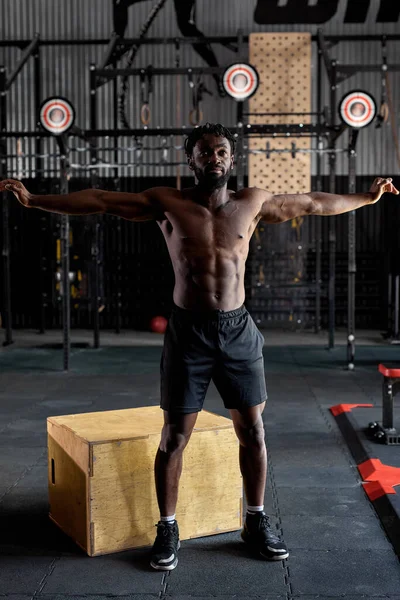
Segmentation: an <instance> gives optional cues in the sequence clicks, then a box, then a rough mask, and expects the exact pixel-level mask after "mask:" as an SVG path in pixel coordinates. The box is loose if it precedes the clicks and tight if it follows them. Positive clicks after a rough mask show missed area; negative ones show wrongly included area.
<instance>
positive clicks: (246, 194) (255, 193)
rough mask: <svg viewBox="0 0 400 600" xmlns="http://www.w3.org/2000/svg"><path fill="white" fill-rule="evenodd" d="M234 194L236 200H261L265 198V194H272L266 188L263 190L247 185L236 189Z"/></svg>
mask: <svg viewBox="0 0 400 600" xmlns="http://www.w3.org/2000/svg"><path fill="white" fill-rule="evenodd" d="M233 193H234V194H235V198H236V200H244V201H246V200H247V201H252V200H261V199H264V200H265V199H266V197H267V196H269V195H270V196H272V194H270V192H268V191H267V190H263V189H261V188H258V187H255V186H254V187H247V188H242V189H241V190H238V191H237V192H233Z"/></svg>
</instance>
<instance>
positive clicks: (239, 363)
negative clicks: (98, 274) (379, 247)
mask: <svg viewBox="0 0 400 600" xmlns="http://www.w3.org/2000/svg"><path fill="white" fill-rule="evenodd" d="M185 150H186V155H187V160H188V164H189V167H190V169H191V170H192V171H193V172H194V175H195V177H196V180H197V185H195V187H193V188H189V189H185V190H182V191H178V190H176V189H173V188H166V187H155V188H151V189H148V190H146V191H144V192H140V193H135V194H134V193H132V194H131V193H125V192H112V191H103V190H97V189H89V190H84V191H81V192H74V193H71V194H67V195H46V196H36V195H32V194H30V193H29V192H28V191H27V190H26V188H25V187H24V186H23V185H22V183H20V182H18V181H15V180H11V179H8V180H5V181H2V182H0V191H4V190H9V191H12V192H13V193H14V194H15V196H16V197H17V199H18V200H19V201H20V202H21V204H23V205H24V206H26V207H27V208H40V209H42V210H47V211H51V212H56V213H62V214H68V215H90V214H99V213H100V214H101V213H103V214H111V215H117V216H119V217H123V218H124V219H128V220H131V221H148V220H156V221H157V223H158V225H159V227H160V229H161V231H162V232H163V235H164V238H165V241H166V243H167V246H168V250H169V254H170V257H171V261H172V265H173V268H174V272H175V288H174V292H173V300H174V308H173V312H172V315H171V318H170V320H169V323H168V328H167V331H166V334H165V340H164V349H163V354H162V359H161V407H162V408H163V410H164V423H165V424H164V427H163V430H162V433H161V442H160V446H159V449H158V451H157V456H156V460H155V480H156V491H157V499H158V504H159V508H160V515H161V516H160V521H159V523H158V526H157V537H156V540H155V543H154V546H153V549H152V554H151V565H152V567H154V568H155V569H159V570H171V569H174V568H175V567H176V565H177V563H178V557H177V553H178V549H179V531H178V524H177V521H176V519H175V507H176V503H177V497H178V485H179V477H180V474H181V470H182V453H183V450H184V448H185V446H186V445H187V443H188V441H189V438H190V436H191V433H192V431H193V427H194V425H195V423H196V417H197V413H198V412H199V411H200V410H201V409H202V406H203V401H204V396H205V394H206V391H207V387H208V385H209V382H210V380H211V379H213V381H214V382H215V384H216V387H217V389H218V391H219V393H220V395H221V397H222V399H223V402H224V405H225V407H226V408H227V409H228V410H229V411H230V414H231V417H232V420H233V424H234V428H235V431H236V434H237V436H238V439H239V448H240V450H239V461H240V469H241V472H242V475H243V482H244V491H245V495H246V500H247V513H246V519H245V523H244V527H243V530H242V533H241V535H242V538H243V540H244V541H245V542H247V543H248V544H249V546H250V547H251V548H252V549H253V550H255V551H256V552H257V553H259V554H261V555H262V556H263V557H264V558H266V559H269V560H282V559H285V558H287V557H288V556H289V553H288V550H287V548H286V545H285V543H284V542H283V541H281V540H280V539H279V538H278V537H277V536H276V535H275V533H274V532H273V530H272V528H271V527H270V524H269V520H268V517H267V515H265V513H264V512H263V508H264V507H263V502H264V492H265V483H266V473H267V454H266V447H265V441H264V428H263V420H262V412H263V410H264V406H265V401H266V398H267V393H266V388H265V378H264V367H263V355H262V348H263V338H262V335H261V333H260V332H259V331H258V329H257V327H256V325H255V324H254V322H253V320H252V318H251V317H250V315H249V314H248V312H247V310H246V308H245V307H244V305H243V303H244V300H245V291H244V272H245V263H246V258H247V254H248V251H249V241H250V238H251V236H252V234H253V232H254V230H255V228H256V226H257V224H258V223H259V222H260V221H265V222H267V223H282V222H284V221H288V220H290V219H293V218H294V217H299V216H303V215H338V214H341V213H345V212H348V211H351V210H354V209H357V208H360V207H361V206H365V205H369V204H374V203H375V202H377V201H378V200H379V198H380V197H381V195H382V194H383V193H384V192H390V193H393V194H398V193H399V192H398V190H397V189H396V188H395V187H394V186H393V184H392V180H391V179H383V178H377V179H375V181H374V182H373V184H372V186H371V189H370V191H369V192H367V193H364V194H348V195H336V194H326V193H323V192H310V193H306V194H280V195H274V194H271V193H270V192H268V191H266V190H261V189H258V188H248V189H244V190H239V191H238V192H234V191H232V190H229V189H228V188H227V182H228V179H229V176H230V174H231V171H232V169H233V161H234V138H233V136H232V134H231V133H230V132H229V131H228V130H227V129H225V128H224V127H223V126H222V125H213V124H209V123H207V124H206V125H205V126H202V127H198V128H196V129H194V130H193V131H192V133H191V134H190V135H189V137H188V138H187V140H186V142H185Z"/></svg>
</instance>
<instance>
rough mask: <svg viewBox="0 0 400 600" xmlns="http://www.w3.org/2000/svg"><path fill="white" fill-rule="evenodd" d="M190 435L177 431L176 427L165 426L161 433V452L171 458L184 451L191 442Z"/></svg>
mask: <svg viewBox="0 0 400 600" xmlns="http://www.w3.org/2000/svg"><path fill="white" fill-rule="evenodd" d="M189 438H190V434H189V435H185V434H184V433H182V432H180V431H177V429H176V427H175V426H174V425H164V427H163V429H162V433H161V442H160V450H161V452H164V453H165V454H168V455H170V456H173V455H176V454H180V453H182V452H183V451H184V449H185V448H186V446H187V443H188V441H189Z"/></svg>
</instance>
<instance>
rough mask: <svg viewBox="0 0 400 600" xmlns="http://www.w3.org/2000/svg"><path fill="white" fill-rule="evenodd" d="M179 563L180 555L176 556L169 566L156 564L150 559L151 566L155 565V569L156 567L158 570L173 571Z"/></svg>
mask: <svg viewBox="0 0 400 600" xmlns="http://www.w3.org/2000/svg"><path fill="white" fill-rule="evenodd" d="M177 564H178V557H176V559H175V560H174V562H173V563H171V564H170V565H168V566H165V565H156V564H155V563H153V562H152V561H150V566H152V567H153V569H156V571H172V569H175V567H176V565H177Z"/></svg>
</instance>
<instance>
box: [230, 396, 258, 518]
mask: <svg viewBox="0 0 400 600" xmlns="http://www.w3.org/2000/svg"><path fill="white" fill-rule="evenodd" d="M264 407H265V402H263V403H262V404H258V405H257V406H251V407H249V408H248V409H247V410H246V411H245V412H239V411H238V410H231V411H230V413H231V417H232V420H233V426H234V428H235V431H236V435H237V437H238V439H239V442H240V448H239V462H240V470H241V473H242V476H243V485H244V492H245V495H246V499H247V504H248V505H250V506H261V505H262V504H264V494H265V484H266V481H267V449H266V446H265V439H264V424H263V420H262V412H263V410H264Z"/></svg>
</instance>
